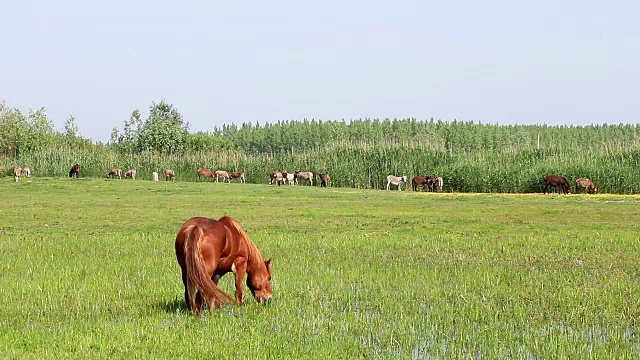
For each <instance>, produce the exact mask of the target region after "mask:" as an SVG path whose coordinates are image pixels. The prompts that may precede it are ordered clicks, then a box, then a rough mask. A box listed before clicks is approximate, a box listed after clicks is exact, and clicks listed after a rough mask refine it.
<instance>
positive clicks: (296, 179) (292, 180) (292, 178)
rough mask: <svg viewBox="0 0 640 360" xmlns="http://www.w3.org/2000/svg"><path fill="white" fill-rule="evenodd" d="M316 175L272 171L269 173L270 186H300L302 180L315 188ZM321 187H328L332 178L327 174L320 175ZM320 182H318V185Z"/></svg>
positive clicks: (303, 172) (305, 172)
mask: <svg viewBox="0 0 640 360" xmlns="http://www.w3.org/2000/svg"><path fill="white" fill-rule="evenodd" d="M313 179H314V174H313V173H312V172H311V171H296V172H293V173H290V172H287V171H286V170H283V171H272V172H271V173H269V185H278V186H280V185H286V184H288V185H300V184H301V181H302V180H305V181H307V182H308V183H309V185H310V186H313ZM318 179H319V183H320V187H327V185H328V184H329V181H330V180H331V177H330V176H329V174H327V173H324V172H323V173H320V174H318ZM317 183H318V181H317V180H316V184H317Z"/></svg>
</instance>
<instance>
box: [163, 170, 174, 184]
mask: <svg viewBox="0 0 640 360" xmlns="http://www.w3.org/2000/svg"><path fill="white" fill-rule="evenodd" d="M169 180H171V181H176V173H175V172H174V171H173V170H171V169H167V170H165V172H164V181H169Z"/></svg>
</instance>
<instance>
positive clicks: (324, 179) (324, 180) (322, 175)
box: [318, 173, 331, 187]
mask: <svg viewBox="0 0 640 360" xmlns="http://www.w3.org/2000/svg"><path fill="white" fill-rule="evenodd" d="M318 176H320V187H327V184H328V183H329V181H330V180H331V176H329V174H327V173H320V174H319V175H318Z"/></svg>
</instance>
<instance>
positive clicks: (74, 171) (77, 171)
mask: <svg viewBox="0 0 640 360" xmlns="http://www.w3.org/2000/svg"><path fill="white" fill-rule="evenodd" d="M74 176H75V177H76V178H79V177H80V165H78V164H75V165H73V166H72V167H71V170H69V177H70V178H73V177H74Z"/></svg>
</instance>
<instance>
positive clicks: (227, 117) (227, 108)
mask: <svg viewBox="0 0 640 360" xmlns="http://www.w3.org/2000/svg"><path fill="white" fill-rule="evenodd" d="M638 14H640V2H638V1H630V0H629V1H615V0H614V1H603V0H599V1H592V0H580V1H576V0H565V1H557V0H556V1H551V0H542V1H533V2H531V1H530V2H521V1H495V0H485V1H373V0H369V1H346V0H345V1H333V0H325V1H316V2H310V1H299V0H297V1H275V2H273V1H225V2H214V1H161V0H160V1H131V0H126V1H125V0H109V1H101V2H95V1H85V0H82V1H68V0H58V1H29V0H21V1H5V2H3V4H2V6H1V7H0V33H2V34H3V36H2V43H1V44H0V74H2V75H0V100H5V101H6V102H7V104H8V105H9V106H12V107H17V108H19V109H21V110H23V111H25V112H26V111H28V109H29V108H33V109H36V108H39V107H41V106H44V107H46V108H47V110H48V114H49V116H50V118H51V119H52V120H53V121H54V122H55V124H56V125H57V127H58V128H62V123H63V121H64V119H65V118H67V117H68V116H69V115H70V114H73V115H74V116H75V117H76V120H77V123H78V126H79V128H80V133H81V134H82V135H84V136H87V137H90V138H92V139H94V140H102V141H106V140H108V138H109V135H110V132H111V129H112V128H113V127H114V126H117V127H119V128H121V127H122V122H123V121H124V120H125V119H127V118H128V117H129V114H130V113H131V111H132V110H133V109H136V108H139V109H140V110H141V111H142V113H143V116H144V117H146V115H147V112H148V107H149V105H150V104H151V102H152V101H159V100H162V99H164V100H166V101H168V102H169V103H172V104H174V106H176V107H177V108H178V110H179V111H180V112H181V113H182V114H183V116H184V118H185V119H186V120H187V121H189V123H190V124H191V130H192V131H196V130H211V129H213V126H214V125H221V124H223V123H231V122H234V123H237V124H240V123H242V122H244V121H251V122H255V121H256V120H258V121H260V122H261V123H264V122H273V121H277V120H284V119H302V118H304V117H307V118H316V119H323V120H328V119H341V118H345V119H349V118H359V117H374V118H375V117H378V118H385V117H391V118H393V117H410V116H413V117H416V118H418V119H428V118H430V117H434V118H436V119H437V118H441V119H443V120H453V119H458V120H473V121H482V122H485V123H486V122H489V123H502V124H515V123H520V124H525V123H526V124H530V123H547V124H576V125H582V124H591V123H596V124H598V123H605V122H606V123H620V122H623V123H635V122H638V121H639V120H640V116H639V113H638V108H639V104H640V98H639V97H638V93H639V92H638V87H639V84H640V25H639V24H638V21H637V16H638Z"/></svg>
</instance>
